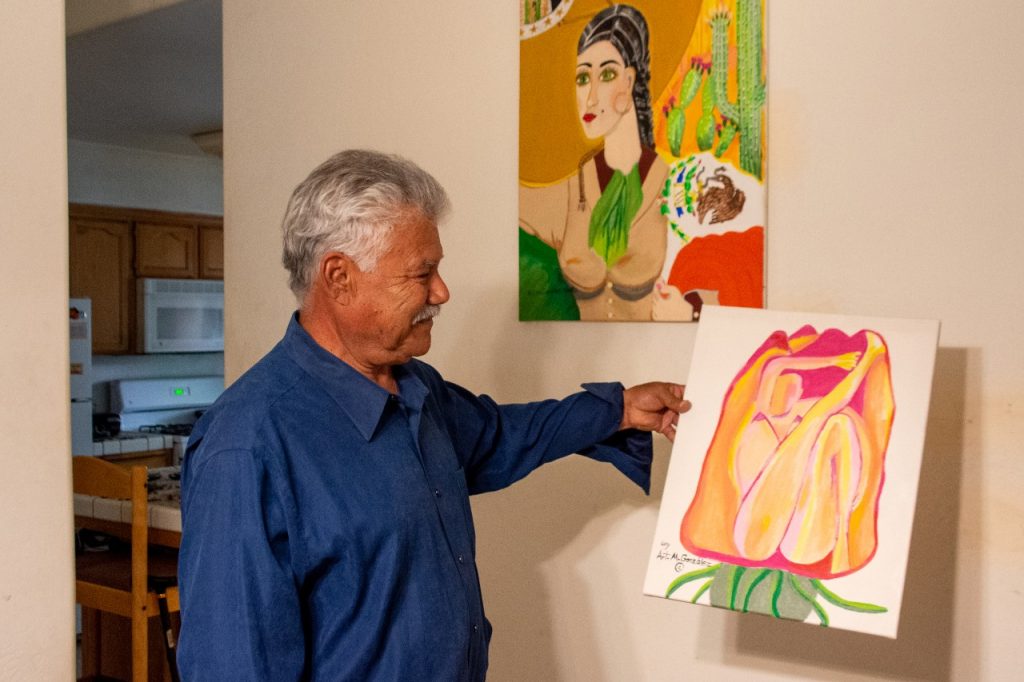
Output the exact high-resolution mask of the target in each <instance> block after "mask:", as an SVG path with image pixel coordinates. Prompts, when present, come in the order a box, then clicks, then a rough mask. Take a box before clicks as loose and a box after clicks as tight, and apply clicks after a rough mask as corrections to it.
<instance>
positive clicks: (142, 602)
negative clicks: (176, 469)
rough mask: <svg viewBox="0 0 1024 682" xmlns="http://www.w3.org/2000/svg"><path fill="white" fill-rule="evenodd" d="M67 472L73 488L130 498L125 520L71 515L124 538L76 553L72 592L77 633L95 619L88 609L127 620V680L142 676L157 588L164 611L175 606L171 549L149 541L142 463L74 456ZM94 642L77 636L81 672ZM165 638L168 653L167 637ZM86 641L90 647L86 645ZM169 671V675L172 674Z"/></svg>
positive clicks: (92, 659)
mask: <svg viewBox="0 0 1024 682" xmlns="http://www.w3.org/2000/svg"><path fill="white" fill-rule="evenodd" d="M72 475H73V477H74V485H73V488H74V491H75V493H79V494H84V495H92V496H95V497H97V498H106V499H108V500H128V501H130V503H131V512H130V521H129V520H127V519H123V518H122V519H121V520H118V521H115V520H109V519H108V520H104V519H97V518H91V517H88V516H85V515H76V516H75V525H76V527H78V528H84V529H91V530H98V531H101V532H103V533H107V534H109V535H112V536H116V537H121V538H123V539H126V540H128V543H127V544H122V545H120V546H112V547H111V548H110V550H108V551H101V552H89V551H85V552H79V553H78V554H77V555H76V557H75V594H76V600H77V602H78V603H79V604H81V605H82V610H83V613H82V620H83V636H84V635H85V630H86V624H87V623H92V624H93V625H95V623H96V621H98V614H96V613H95V612H94V611H92V610H96V611H103V612H107V613H113V614H116V615H118V616H122V617H125V618H128V619H129V620H130V623H131V670H132V681H133V682H141V681H144V680H146V679H147V677H148V671H149V637H148V634H149V619H150V618H151V617H154V616H157V615H159V610H160V606H161V605H160V603H159V598H160V593H161V592H162V593H163V594H164V595H165V599H166V607H167V609H168V611H170V612H174V611H178V610H179V605H178V588H177V582H176V580H177V551H176V550H173V549H170V548H162V547H150V546H149V526H148V523H147V520H148V518H147V517H148V514H149V504H148V499H147V492H146V478H147V470H146V467H144V466H132V467H131V468H127V467H123V466H119V465H117V464H112V463H110V462H106V461H103V460H101V459H99V458H96V457H74V458H73V459H72ZM97 502H100V501H99V500H97ZM84 639H85V638H84V637H83V640H84ZM97 644H98V642H86V641H83V647H82V649H83V650H82V667H83V671H82V673H83V677H86V678H87V677H89V676H90V675H95V674H96V672H97V671H96V670H95V669H94V668H95V665H96V659H97V658H98V656H97V652H96V650H95V647H96V646H97ZM170 644H171V650H170V652H171V654H173V641H172V642H171V643H170ZM90 645H91V646H92V647H94V648H93V650H92V651H87V648H89V646H90ZM169 658H172V657H171V656H169ZM90 667H91V668H93V669H92V670H90V669H89V668H90ZM172 670H173V668H172ZM175 673H176V671H174V672H173V673H172V675H174V676H176V675H175Z"/></svg>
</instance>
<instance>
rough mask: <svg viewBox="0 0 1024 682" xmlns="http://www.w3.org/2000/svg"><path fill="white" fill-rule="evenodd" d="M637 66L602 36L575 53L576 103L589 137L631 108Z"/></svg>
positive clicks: (600, 133)
mask: <svg viewBox="0 0 1024 682" xmlns="http://www.w3.org/2000/svg"><path fill="white" fill-rule="evenodd" d="M635 80H636V69H634V68H633V67H632V66H626V63H625V60H623V58H622V55H621V54H620V53H619V51H618V50H617V49H615V46H614V45H612V43H611V42H610V41H608V40H601V41H598V42H596V43H594V44H593V45H591V46H590V47H588V48H587V49H585V50H583V52H581V53H580V54H579V55H578V56H577V57H576V107H577V109H578V111H579V115H580V122H581V123H582V125H583V132H584V134H586V136H587V137H588V138H590V139H592V140H593V139H597V138H600V137H604V136H606V135H608V134H609V133H611V132H613V131H614V130H615V129H616V126H618V124H619V121H621V120H622V117H623V115H624V114H626V113H627V112H628V111H630V110H631V109H632V108H633V82H634V81H635Z"/></svg>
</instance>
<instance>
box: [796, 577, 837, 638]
mask: <svg viewBox="0 0 1024 682" xmlns="http://www.w3.org/2000/svg"><path fill="white" fill-rule="evenodd" d="M789 584H790V585H791V586H792V587H793V589H794V590H796V593H797V594H799V595H800V596H801V597H802V598H803V599H804V601H806V602H807V603H808V604H810V605H811V608H812V609H814V612H815V613H816V614H818V620H820V621H821V626H822V627H824V628H827V627H828V614H827V613H825V609H823V608H821V604H819V603H818V600H817V599H816V598H815V595H813V594H807V593H806V592H804V589H803V588H802V587H800V583H799V582H797V580H796V576H795V575H793V574H792V573H790V574H789Z"/></svg>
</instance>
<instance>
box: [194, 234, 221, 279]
mask: <svg viewBox="0 0 1024 682" xmlns="http://www.w3.org/2000/svg"><path fill="white" fill-rule="evenodd" d="M199 277H200V278H201V279H224V228H223V227H220V226H218V225H200V226H199Z"/></svg>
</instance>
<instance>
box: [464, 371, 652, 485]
mask: <svg viewBox="0 0 1024 682" xmlns="http://www.w3.org/2000/svg"><path fill="white" fill-rule="evenodd" d="M446 388H447V394H446V400H447V402H448V405H446V406H445V408H446V409H445V410H444V413H445V415H446V417H445V418H446V419H447V421H448V428H449V433H450V435H451V438H452V441H453V443H454V444H455V446H456V452H457V453H458V456H459V458H460V461H461V462H462V465H463V467H464V469H465V473H466V481H467V483H468V486H469V492H470V493H471V494H476V493H481V492H488V491H491V490H498V489H501V488H504V487H506V486H509V485H511V484H512V483H514V482H516V481H518V480H519V479H521V478H523V477H524V476H526V475H527V474H529V473H530V472H531V471H533V470H534V469H536V468H537V467H539V466H541V465H542V464H545V463H547V462H551V461H554V460H556V459H559V458H561V457H565V456H567V455H570V454H573V453H579V454H581V455H584V456H586V457H590V458H591V459H594V460H597V461H600V462H608V463H610V464H612V465H613V466H615V468H617V469H618V470H619V471H620V472H622V473H623V474H624V475H625V476H626V477H627V478H629V479H630V480H631V481H633V482H634V483H636V484H637V485H639V486H640V487H641V488H642V489H643V490H644V492H649V491H650V481H651V459H652V452H653V451H652V445H651V434H650V433H645V432H642V431H637V430H633V429H628V430H624V431H619V424H620V423H621V422H622V390H623V389H622V384H618V383H592V384H584V385H583V388H584V390H583V391H581V392H579V393H575V394H573V395H571V396H569V397H567V398H565V399H563V400H544V401H540V402H532V403H521V404H509V405H498V404H497V403H496V402H495V401H494V400H492V399H491V398H490V397H488V396H486V395H481V396H476V395H473V394H472V393H470V392H469V391H467V390H465V389H463V388H461V387H459V386H456V385H455V384H451V383H446Z"/></svg>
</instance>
